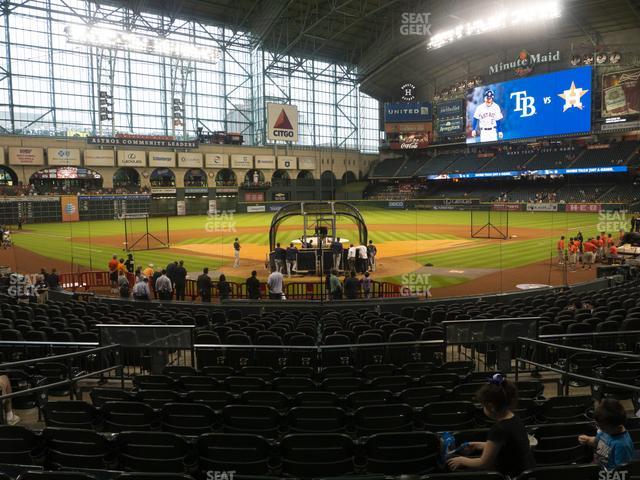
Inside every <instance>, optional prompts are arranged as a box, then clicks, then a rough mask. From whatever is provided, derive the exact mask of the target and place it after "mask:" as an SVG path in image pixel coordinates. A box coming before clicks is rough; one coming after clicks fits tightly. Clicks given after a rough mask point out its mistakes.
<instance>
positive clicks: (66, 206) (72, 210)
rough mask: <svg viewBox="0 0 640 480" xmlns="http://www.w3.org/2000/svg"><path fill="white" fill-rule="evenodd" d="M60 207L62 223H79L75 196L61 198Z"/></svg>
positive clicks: (78, 211)
mask: <svg viewBox="0 0 640 480" xmlns="http://www.w3.org/2000/svg"><path fill="white" fill-rule="evenodd" d="M60 207H61V208H62V221H63V222H78V221H80V210H78V197H76V196H75V195H63V196H61V197H60Z"/></svg>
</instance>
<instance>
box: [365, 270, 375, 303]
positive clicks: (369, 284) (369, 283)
mask: <svg viewBox="0 0 640 480" xmlns="http://www.w3.org/2000/svg"><path fill="white" fill-rule="evenodd" d="M372 286H373V281H372V280H371V277H370V276H369V272H364V278H363V279H362V294H363V295H364V298H371V287H372Z"/></svg>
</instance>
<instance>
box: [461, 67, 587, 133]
mask: <svg viewBox="0 0 640 480" xmlns="http://www.w3.org/2000/svg"><path fill="white" fill-rule="evenodd" d="M591 75H592V68H591V67H590V66H587V67H579V68H573V69H570V70H562V71H560V72H555V73H549V74H546V75H538V76H535V77H530V78H523V79H520V80H512V81H509V82H502V83H494V84H490V85H485V86H482V87H476V88H474V89H473V90H471V91H470V93H469V94H468V95H467V115H466V129H467V143H476V142H496V141H499V140H513V139H516V138H528V137H540V136H545V135H565V134H571V133H582V132H589V131H591V94H592V91H591Z"/></svg>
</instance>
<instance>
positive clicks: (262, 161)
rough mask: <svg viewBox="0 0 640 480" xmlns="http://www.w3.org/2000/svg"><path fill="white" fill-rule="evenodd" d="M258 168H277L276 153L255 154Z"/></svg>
mask: <svg viewBox="0 0 640 480" xmlns="http://www.w3.org/2000/svg"><path fill="white" fill-rule="evenodd" d="M254 163H255V165H256V168H260V169H263V170H275V169H276V156H275V155H256V156H255V162H254Z"/></svg>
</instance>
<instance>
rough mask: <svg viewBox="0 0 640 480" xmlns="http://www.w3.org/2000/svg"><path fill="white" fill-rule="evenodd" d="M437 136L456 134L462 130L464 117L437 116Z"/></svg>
mask: <svg viewBox="0 0 640 480" xmlns="http://www.w3.org/2000/svg"><path fill="white" fill-rule="evenodd" d="M436 132H437V134H438V136H447V135H457V134H460V133H462V132H464V117H450V118H438V124H437V127H436Z"/></svg>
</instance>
